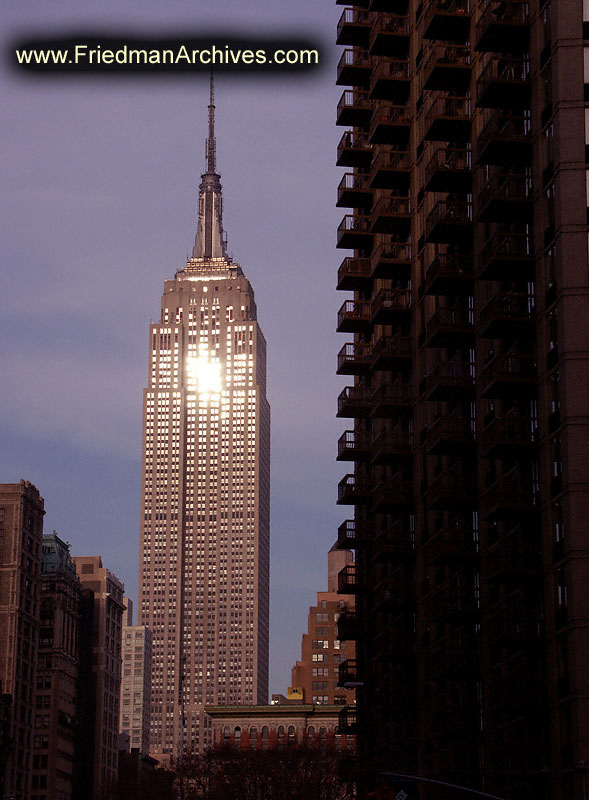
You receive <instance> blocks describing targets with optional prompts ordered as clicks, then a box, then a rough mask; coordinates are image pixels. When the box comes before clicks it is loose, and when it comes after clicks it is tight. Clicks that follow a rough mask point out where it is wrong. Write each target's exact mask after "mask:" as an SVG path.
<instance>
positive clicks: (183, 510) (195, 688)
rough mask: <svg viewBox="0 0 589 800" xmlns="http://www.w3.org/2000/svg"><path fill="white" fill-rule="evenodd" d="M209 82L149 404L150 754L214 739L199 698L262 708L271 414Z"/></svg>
mask: <svg viewBox="0 0 589 800" xmlns="http://www.w3.org/2000/svg"><path fill="white" fill-rule="evenodd" d="M214 110H215V106H214V98H213V83H212V79H211V99H210V105H209V138H208V140H207V147H206V154H207V169H206V172H205V173H204V174H203V176H202V181H201V184H200V195H199V206H198V210H199V214H198V225H197V233H196V238H195V243H194V248H193V251H192V258H190V259H189V260H188V261H187V263H186V265H185V267H184V268H182V269H179V270H178V271H177V272H176V274H175V277H174V278H173V279H172V280H166V281H165V283H164V294H163V296H162V304H161V317H160V321H159V322H157V323H154V324H152V325H151V327H150V334H149V381H148V386H147V388H146V389H145V392H144V402H143V469H142V487H143V488H142V498H141V508H142V511H141V544H140V548H141V551H140V565H141V566H140V572H139V585H140V610H139V615H140V616H139V621H140V624H142V625H146V626H147V627H148V628H149V629H150V630H151V631H152V634H153V671H152V706H151V745H150V754H151V755H153V756H155V757H158V756H159V755H165V754H167V755H168V756H171V757H172V758H175V757H177V755H178V753H179V752H180V751H181V750H182V749H183V748H184V747H190V748H192V749H197V750H198V749H202V748H203V747H204V746H205V745H207V744H209V743H210V742H211V722H210V718H208V717H206V716H205V714H204V712H203V707H204V705H205V704H219V703H221V704H257V703H265V702H266V697H267V686H268V561H269V471H270V465H269V457H270V442H269V440H270V409H269V405H268V402H267V400H266V343H265V340H264V337H263V335H262V332H261V330H260V327H259V325H258V323H257V321H256V305H255V302H254V292H253V289H252V287H251V285H250V283H249V281H248V280H247V278H246V277H245V275H244V274H243V271H242V270H241V267H240V266H239V265H238V264H236V263H235V262H234V261H232V259H231V258H230V256H228V254H227V247H226V242H225V236H224V233H223V222H222V195H221V183H220V176H219V174H218V173H217V171H216V146H215V131H214Z"/></svg>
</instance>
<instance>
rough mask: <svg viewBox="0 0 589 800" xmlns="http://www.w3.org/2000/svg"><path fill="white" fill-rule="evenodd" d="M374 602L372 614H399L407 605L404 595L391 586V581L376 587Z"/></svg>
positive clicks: (383, 582) (373, 594)
mask: <svg viewBox="0 0 589 800" xmlns="http://www.w3.org/2000/svg"><path fill="white" fill-rule="evenodd" d="M372 600H373V605H372V613H375V612H376V613H385V614H390V613H391V612H399V611H401V610H402V609H403V608H404V607H405V605H406V601H405V600H404V598H403V595H402V594H401V593H400V592H399V591H398V590H396V589H395V587H394V586H391V582H390V581H389V580H385V581H382V582H381V583H379V584H378V586H375V587H374V590H373V592H372Z"/></svg>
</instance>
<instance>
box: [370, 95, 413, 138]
mask: <svg viewBox="0 0 589 800" xmlns="http://www.w3.org/2000/svg"><path fill="white" fill-rule="evenodd" d="M410 127H411V115H410V112H409V109H408V108H407V106H401V105H395V103H391V102H389V101H387V100H381V101H380V102H378V103H377V104H376V107H375V108H374V113H373V114H372V117H371V119H370V128H369V140H370V143H371V144H393V145H399V146H401V147H403V145H405V146H406V145H407V142H408V140H409V130H410Z"/></svg>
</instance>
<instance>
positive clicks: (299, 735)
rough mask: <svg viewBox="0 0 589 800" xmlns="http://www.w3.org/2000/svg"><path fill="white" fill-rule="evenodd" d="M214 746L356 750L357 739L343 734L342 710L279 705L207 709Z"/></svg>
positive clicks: (293, 704) (262, 748)
mask: <svg viewBox="0 0 589 800" xmlns="http://www.w3.org/2000/svg"><path fill="white" fill-rule="evenodd" d="M205 711H206V713H207V714H208V715H209V716H210V717H212V720H213V746H214V747H232V748H235V749H239V750H280V749H282V748H287V747H301V746H307V747H318V748H319V747H327V748H332V749H336V750H353V749H354V747H355V737H354V736H350V735H347V736H346V735H342V734H340V733H339V727H338V726H339V723H340V712H341V706H334V705H325V706H318V705H312V704H309V703H305V704H299V703H286V704H282V703H276V704H275V705H269V706H206V708H205Z"/></svg>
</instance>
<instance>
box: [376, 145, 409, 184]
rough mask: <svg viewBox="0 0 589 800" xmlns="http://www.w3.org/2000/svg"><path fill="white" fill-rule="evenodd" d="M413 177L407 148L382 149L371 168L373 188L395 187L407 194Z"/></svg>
mask: <svg viewBox="0 0 589 800" xmlns="http://www.w3.org/2000/svg"><path fill="white" fill-rule="evenodd" d="M410 178H411V156H410V153H409V152H408V151H407V150H389V149H388V148H387V149H386V150H384V149H381V150H380V152H379V153H378V155H377V156H376V158H375V159H374V161H373V162H372V167H371V169H370V183H369V186H370V188H371V189H394V190H395V191H397V192H399V193H400V194H404V195H407V194H408V192H409V183H410Z"/></svg>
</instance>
